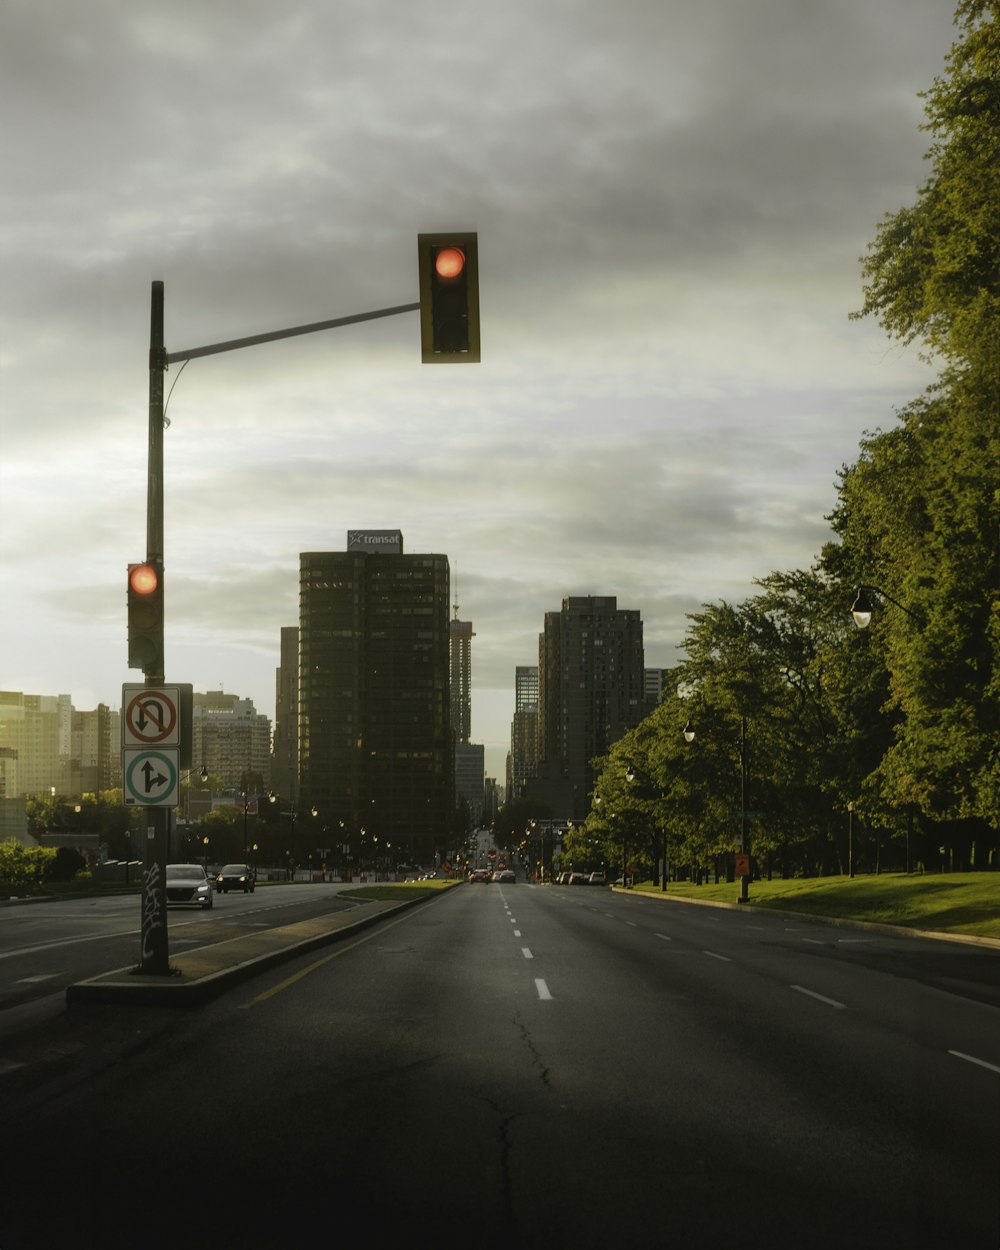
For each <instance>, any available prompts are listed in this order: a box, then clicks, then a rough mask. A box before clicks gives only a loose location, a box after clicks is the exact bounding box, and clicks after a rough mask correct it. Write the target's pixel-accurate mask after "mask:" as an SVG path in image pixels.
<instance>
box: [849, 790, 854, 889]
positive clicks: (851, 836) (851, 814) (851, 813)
mask: <svg viewBox="0 0 1000 1250" xmlns="http://www.w3.org/2000/svg"><path fill="white" fill-rule="evenodd" d="M847 875H848V876H849V877H853V876H854V800H853V799H851V800H850V802H849V803H848V804H847Z"/></svg>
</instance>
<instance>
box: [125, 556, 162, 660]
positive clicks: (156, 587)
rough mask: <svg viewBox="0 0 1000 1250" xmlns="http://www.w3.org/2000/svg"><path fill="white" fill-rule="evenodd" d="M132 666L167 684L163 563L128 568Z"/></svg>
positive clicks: (155, 562)
mask: <svg viewBox="0 0 1000 1250" xmlns="http://www.w3.org/2000/svg"><path fill="white" fill-rule="evenodd" d="M128 666H129V668H141V669H142V670H143V672H144V673H145V674H146V676H147V677H153V678H157V679H158V680H160V681H162V680H163V677H164V672H163V565H162V563H161V562H160V561H159V560H147V561H146V562H145V563H143V564H130V565H129V566H128Z"/></svg>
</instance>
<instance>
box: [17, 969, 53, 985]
mask: <svg viewBox="0 0 1000 1250" xmlns="http://www.w3.org/2000/svg"><path fill="white" fill-rule="evenodd" d="M58 975H59V974H58V972H42V973H39V975H38V976H37V977H21V979H20V981H15V982H14V984H15V985H35V984H37V982H39V981H51V980H52V978H53V977H56V976H58Z"/></svg>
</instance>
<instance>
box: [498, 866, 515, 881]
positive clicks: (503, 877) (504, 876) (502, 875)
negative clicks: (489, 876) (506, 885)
mask: <svg viewBox="0 0 1000 1250" xmlns="http://www.w3.org/2000/svg"><path fill="white" fill-rule="evenodd" d="M493 880H494V881H500V882H503V881H516V880H517V877H515V876H514V870H513V869H512V868H501V869H500V871H499V872H495V873H494V874H493Z"/></svg>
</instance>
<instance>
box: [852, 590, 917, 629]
mask: <svg viewBox="0 0 1000 1250" xmlns="http://www.w3.org/2000/svg"><path fill="white" fill-rule="evenodd" d="M869 591H871V593H872V594H873V595H877V596H878V597H879V598H882V599H888V600H889V602H890V603H891V604H894V605H895V606H896V607H897V608H899V610H900V612H905V613H906V615H907V616H908V617H910V619H911V620H914V621H916V622H917V624H918V625H920V626H921V627H922V626H923V621H922V620H921V618H920V617H919V616H918V615H917V614H916V612H911V611H910V609H909V608H907V607H904V606H903V604H901V603H900V602H899V600H898V599H893V597H892V595H890V594H889V593H888V592H887V591H885V590H883V589H882V588H881V587H880V586H859V587H858V593H857V594H856V595H855V597H854V602H853V603H852V604H851V616H852V617H853V618H854V624H855V625H857V627H858V629H867V628H868V626H869V625H870V624H871V621H872V615H873V614H874V611H875V608H874V607H873V605H872V601H871V599H869V598H868V592H869Z"/></svg>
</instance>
